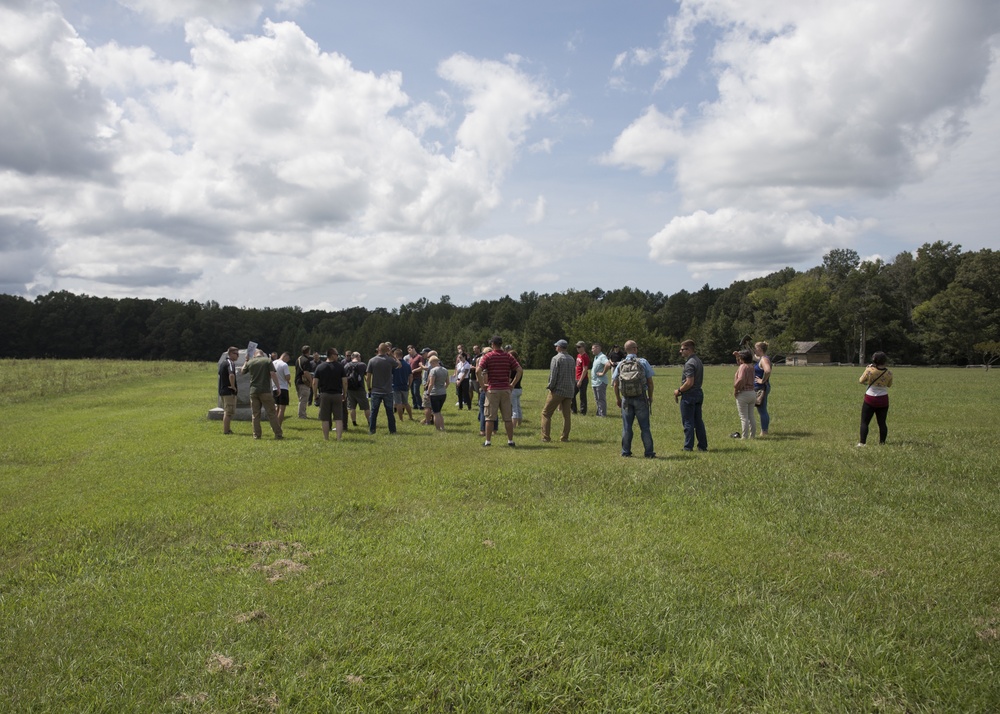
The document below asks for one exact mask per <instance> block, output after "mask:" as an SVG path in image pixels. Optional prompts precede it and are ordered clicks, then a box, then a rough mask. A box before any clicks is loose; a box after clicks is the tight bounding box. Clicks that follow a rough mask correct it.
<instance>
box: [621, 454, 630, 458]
mask: <svg viewBox="0 0 1000 714" xmlns="http://www.w3.org/2000/svg"><path fill="white" fill-rule="evenodd" d="M622 458H624V459H631V458H632V454H622Z"/></svg>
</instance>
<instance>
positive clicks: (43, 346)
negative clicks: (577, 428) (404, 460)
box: [0, 241, 1000, 368]
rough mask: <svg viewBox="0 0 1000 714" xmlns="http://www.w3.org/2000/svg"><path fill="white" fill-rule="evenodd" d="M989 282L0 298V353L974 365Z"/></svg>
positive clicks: (973, 272) (913, 266)
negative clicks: (628, 347)
mask: <svg viewBox="0 0 1000 714" xmlns="http://www.w3.org/2000/svg"><path fill="white" fill-rule="evenodd" d="M998 275H1000V251H993V250H989V249H983V250H980V251H976V252H962V250H961V246H959V245H952V244H951V243H945V242H940V241H939V242H936V243H933V244H924V245H923V246H921V247H920V248H919V249H918V250H917V251H916V255H913V254H911V253H909V252H903V253H900V254H899V255H897V256H896V257H895V258H894V259H893V260H892V261H891V262H883V261H881V260H876V261H871V262H869V261H865V262H862V261H861V260H860V259H859V256H858V254H857V253H856V252H855V251H853V250H848V249H838V250H833V251H831V252H829V253H828V254H827V255H826V256H825V257H824V259H823V264H822V265H820V266H817V267H815V268H812V269H810V270H807V271H805V272H800V271H796V270H794V269H792V268H785V269H783V270H779V271H777V272H775V273H772V274H770V275H767V276H765V277H762V278H757V279H754V280H740V281H737V282H735V283H733V284H732V285H730V286H729V287H728V288H711V287H709V286H708V285H705V286H704V287H703V288H701V289H700V290H698V291H696V292H688V291H687V290H680V291H678V292H675V293H673V294H666V293H663V292H656V293H651V292H646V291H641V290H634V289H632V288H629V287H623V288H620V289H617V290H608V291H605V290H601V289H599V288H595V289H593V290H569V291H566V292H563V293H555V294H538V293H535V292H525V293H522V294H521V295H520V296H519V297H518V298H517V299H514V298H511V297H509V296H505V297H502V298H500V299H497V300H481V301H478V302H475V303H473V304H471V305H468V306H459V305H453V304H452V303H451V300H450V299H449V297H448V296H447V295H444V296H441V298H440V299H439V300H438V301H437V302H432V301H430V300H427V299H421V300H418V301H416V302H412V303H407V304H405V305H401V306H400V307H398V308H396V309H393V310H387V309H385V308H378V309H374V310H369V309H366V308H362V307H354V308H350V309H347V310H339V311H336V312H325V311H321V310H307V311H304V310H302V309H301V308H298V307H282V308H266V309H250V308H237V307H229V306H221V305H219V304H218V303H216V302H207V303H198V302H193V301H191V302H180V301H176V300H167V299H159V300H146V299H137V298H123V299H113V298H101V297H91V296H87V295H75V294H73V293H69V292H65V291H62V292H52V293H49V294H47V295H41V296H39V297H37V298H35V299H34V300H27V299H25V298H22V297H18V296H12V295H0V357H6V358H37V357H59V358H73V357H80V358H88V357H101V358H121V359H142V360H150V359H173V360H215V359H217V358H218V357H219V355H220V354H222V352H223V351H224V350H225V348H226V347H227V346H229V345H230V344H233V345H239V346H243V345H245V344H246V343H247V341H248V340H254V341H255V342H257V343H258V344H260V346H261V347H263V348H265V349H267V350H268V351H278V352H281V351H283V350H288V351H289V352H291V353H292V354H293V355H294V354H296V352H297V351H298V349H299V348H300V347H301V346H302V345H303V344H309V345H312V346H313V347H314V348H317V349H325V348H326V347H328V346H336V347H338V348H339V349H341V350H342V351H343V350H344V349H345V348H350V349H355V350H357V351H359V352H362V353H363V354H369V353H371V352H372V350H373V349H374V347H375V345H376V344H378V343H379V342H380V341H385V340H388V341H390V342H392V343H393V344H396V345H404V346H405V345H407V344H413V345H416V346H418V347H425V346H429V347H434V348H438V349H441V350H442V351H443V352H442V354H446V355H450V353H451V351H452V349H453V348H454V345H456V344H459V343H461V344H464V345H466V346H467V347H469V346H471V345H473V344H478V343H483V342H485V341H486V340H487V339H488V337H489V336H490V335H492V334H494V333H499V334H501V335H503V336H504V339H505V340H507V341H509V342H510V343H512V344H513V345H515V346H516V347H517V349H518V350H519V351H520V353H521V355H522V359H523V360H524V361H525V363H526V365H527V366H529V367H533V368H540V367H546V366H548V363H549V359H550V357H551V356H552V353H553V351H552V343H553V341H554V340H556V339H558V338H560V337H564V338H566V339H569V340H571V341H575V340H578V339H582V340H588V341H590V340H598V341H601V342H603V343H604V344H606V345H612V344H615V343H617V344H621V343H624V341H625V340H626V339H635V340H637V341H638V342H639V345H640V350H641V353H642V354H643V355H645V356H647V357H648V358H649V359H650V360H651V361H653V362H654V363H656V364H668V363H672V362H676V361H677V359H678V357H677V354H676V351H677V345H678V343H679V342H680V341H681V340H682V339H687V338H690V339H694V340H695V341H696V342H697V343H698V350H699V353H700V354H701V355H702V357H703V358H704V359H705V360H706V361H710V362H728V361H730V360H731V353H732V350H733V349H734V348H735V347H736V345H738V344H739V342H740V340H741V338H742V337H743V336H744V335H750V336H751V337H752V338H753V339H754V340H767V341H768V342H770V343H771V345H772V348H771V352H772V354H776V355H778V356H780V355H781V354H783V353H786V352H788V351H789V350H790V349H791V346H792V343H793V342H794V341H798V340H809V341H813V340H815V341H820V342H822V343H823V344H824V345H825V346H826V347H827V348H828V349H829V350H830V352H831V354H832V359H833V360H834V361H840V362H857V361H858V360H859V353H860V352H861V351H862V350H863V351H864V352H866V353H867V354H868V355H870V354H871V352H873V351H875V350H884V351H886V352H888V353H889V354H890V356H891V357H892V359H893V361H895V362H897V363H908V364H926V363H930V364H959V365H961V364H978V363H982V362H984V361H985V362H989V361H991V360H993V359H995V357H996V355H997V352H998V345H997V341H998V340H1000V281H998V277H997V276H998ZM865 356H867V355H865Z"/></svg>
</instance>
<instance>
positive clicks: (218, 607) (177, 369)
mask: <svg viewBox="0 0 1000 714" xmlns="http://www.w3.org/2000/svg"><path fill="white" fill-rule="evenodd" d="M103 364H104V365H105V367H106V368H104V369H102V370H98V372H101V373H103V374H111V375H112V376H111V377H108V378H102V377H100V376H94V375H95V373H94V372H93V371H92V367H93V365H94V363H87V362H79V363H56V362H52V363H49V362H42V363H38V362H30V363H9V362H8V363H5V367H6V368H7V376H8V383H9V384H10V385H12V389H11V390H10V391H11V392H12V393H13V394H14V395H15V396H14V397H13V398H9V401H8V402H7V403H6V406H5V408H4V409H3V411H2V412H0V420H2V423H0V427H2V429H0V433H2V435H3V436H2V441H0V544H2V546H0V548H2V550H0V552H2V553H3V559H2V561H0V711H10V712H36V711H37V712H41V711H57V712H64V711H73V712H90V711H93V712H105V711H106V712H150V711H157V712H160V711H164V712H222V711H225V712H243V711H246V712H253V711H264V712H268V711H282V712H292V711H295V712H316V711H337V712H351V711H356V712H408V711H426V712H439V711H472V712H509V711H538V712H580V711H639V712H698V711H705V712H716V711H732V712H745V711H796V712H797V711H845V712H855V711H872V712H919V711H927V712H940V711H955V712H970V711H980V712H988V711H996V710H998V709H1000V680H998V677H997V663H998V662H1000V634H998V631H1000V566H998V553H1000V534H998V529H997V524H998V523H1000V505H998V504H1000V499H998V493H1000V468H998V466H997V453H998V448H997V447H998V442H1000V439H998V437H997V435H996V427H997V419H996V415H997V409H996V403H997V396H998V389H997V382H996V379H997V378H998V373H997V372H995V371H994V372H990V373H986V372H983V371H981V370H954V369H948V370H945V369H940V370H938V369H896V370H895V375H896V380H895V386H894V387H893V390H892V392H893V393H892V396H891V399H892V406H891V408H890V413H889V426H890V434H889V444H888V445H887V446H885V447H878V446H877V445H869V446H868V447H867V448H865V449H858V448H855V446H854V445H855V443H856V442H857V438H858V435H857V430H858V420H859V413H860V404H861V396H862V388H861V387H860V386H859V385H858V384H857V378H858V376H859V375H860V372H861V370H860V369H856V368H791V367H779V368H777V369H776V372H775V376H774V389H773V391H772V394H771V411H772V414H773V422H772V426H771V431H772V434H771V436H769V437H768V438H767V439H765V440H760V441H758V442H754V443H744V442H741V441H738V440H732V439H729V438H728V434H729V433H730V432H732V431H734V430H735V429H736V428H737V426H738V418H737V413H736V409H735V402H734V400H733V398H732V396H731V387H730V386H729V385H731V383H732V373H733V369H732V368H729V367H713V368H709V369H708V370H707V373H706V390H707V396H706V406H705V416H706V421H707V425H708V431H709V439H710V448H711V451H710V453H707V454H699V453H694V454H687V453H683V452H682V451H681V448H680V447H681V428H680V420H679V416H678V410H677V406H676V405H675V404H674V401H673V399H672V398H671V397H670V394H671V391H672V389H673V387H674V386H675V385H676V383H677V382H678V381H679V378H680V372H679V369H678V368H658V370H657V373H658V376H657V378H656V385H657V395H656V398H655V400H654V404H653V435H654V439H655V442H656V450H657V452H658V454H659V458H658V459H656V460H653V461H648V460H644V459H641V458H633V459H622V458H621V457H619V456H618V453H619V448H620V446H619V440H620V433H621V425H620V420H619V419H618V418H608V419H603V420H601V419H597V418H595V417H593V416H586V417H576V418H575V419H574V422H573V431H572V435H571V438H572V441H571V443H569V444H560V443H558V442H554V443H552V444H542V443H541V442H540V440H539V439H538V414H539V411H540V408H541V404H542V399H543V397H544V385H545V377H546V375H545V374H544V373H541V372H531V373H529V374H528V375H527V377H526V379H525V395H524V397H523V400H522V401H523V403H524V405H525V417H526V423H525V424H524V426H522V427H521V429H520V430H519V432H518V434H517V443H518V447H517V448H516V449H508V448H506V447H505V446H502V445H501V444H502V443H503V442H502V439H501V440H498V442H497V443H495V445H494V446H493V447H491V448H490V449H484V448H483V447H482V446H481V439H480V438H479V436H478V426H477V425H476V424H475V423H474V421H473V416H472V415H471V414H470V413H468V412H465V411H463V412H458V411H457V410H456V409H455V407H454V401H451V400H450V401H449V403H448V405H447V406H446V409H445V421H446V428H447V429H448V431H447V433H445V434H438V433H435V432H434V431H433V430H432V429H430V428H428V427H421V426H419V425H418V424H416V423H412V422H409V421H407V422H404V423H403V424H401V426H400V434H398V435H397V436H395V437H389V436H388V435H387V434H386V429H385V420H384V416H383V417H380V420H379V433H378V434H377V435H376V436H375V437H370V436H368V435H367V434H366V433H362V429H352V430H351V431H350V432H349V433H348V435H347V436H346V438H345V441H344V442H341V443H336V442H333V441H331V442H324V441H323V440H322V438H321V434H320V431H319V423H318V422H317V421H316V420H315V418H313V419H310V420H306V421H302V420H298V419H295V418H294V417H293V418H290V419H289V420H287V421H286V425H285V432H286V439H285V440H284V441H281V442H277V441H274V440H272V439H271V438H270V430H269V429H268V427H267V425H266V424H265V426H264V439H262V440H261V441H254V440H253V439H251V438H250V436H249V433H250V426H249V424H248V423H242V422H240V423H237V424H236V426H235V429H236V431H237V432H238V434H237V435H236V436H231V437H224V436H223V435H222V434H221V431H222V429H221V424H220V422H216V421H208V420H207V419H206V413H207V411H208V409H210V408H211V407H213V406H215V397H214V389H215V374H214V367H213V365H178V364H166V363H164V364H161V365H160V367H161V368H162V370H161V371H159V372H157V373H151V372H150V371H148V370H149V366H148V365H144V364H142V363H139V364H134V363H103ZM50 365H51V370H52V371H53V372H54V373H59V372H58V370H66V373H67V374H72V373H73V372H74V369H75V368H78V369H80V370H84V371H87V370H90V371H87V372H86V373H87V374H90V375H91V376H90V377H89V378H88V379H86V380H83V381H82V382H72V383H73V384H74V385H75V386H74V388H72V389H66V390H61V391H59V392H58V393H57V394H47V395H45V397H44V398H41V397H39V396H38V395H37V392H35V391H34V388H30V389H27V390H22V388H21V387H19V386H18V385H19V384H20V383H22V382H23V381H24V380H25V379H27V377H24V374H26V372H30V373H31V374H36V373H37V370H39V369H42V370H46V369H47V368H49V366H50ZM119 368H120V369H121V370H123V373H121V372H116V371H115V370H117V369H119ZM19 370H26V372H19ZM130 370H134V371H130ZM67 380H70V381H68V382H67V383H70V382H71V378H70V377H67ZM19 390H21V391H24V392H25V394H24V395H22V397H21V398H19V397H17V396H16V395H17V394H18V393H19ZM591 408H592V405H591ZM292 411H293V412H294V407H293V408H292ZM612 412H616V410H614V409H613V405H612ZM315 413H316V410H315V409H310V414H311V415H312V416H313V417H314V416H315ZM560 426H561V419H560V417H559V416H558V415H557V416H556V417H555V420H554V424H553V428H554V431H557V430H558V429H559V427H560ZM873 426H874V425H873ZM636 438H638V436H637V437H636ZM872 441H875V439H873V440H872Z"/></svg>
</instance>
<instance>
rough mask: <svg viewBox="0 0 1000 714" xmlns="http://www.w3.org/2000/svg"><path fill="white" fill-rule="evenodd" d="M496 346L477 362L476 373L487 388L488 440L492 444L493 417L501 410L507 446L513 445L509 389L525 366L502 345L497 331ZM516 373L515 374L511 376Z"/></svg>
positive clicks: (494, 338)
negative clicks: (522, 366)
mask: <svg viewBox="0 0 1000 714" xmlns="http://www.w3.org/2000/svg"><path fill="white" fill-rule="evenodd" d="M490 344H491V345H492V346H493V349H492V350H490V351H489V352H487V353H486V354H485V355H483V356H482V357H480V358H479V362H478V363H477V364H476V376H477V378H478V380H479V388H480V389H481V390H485V391H486V442H485V443H484V444H483V446H489V445H490V438H491V437H492V436H493V420H494V419H496V418H497V415H498V414H499V415H500V417H501V418H502V419H503V425H504V428H505V429H506V430H507V446H514V445H515V444H514V420H513V415H512V412H511V403H510V392H511V389H512V388H513V385H514V384H515V383H517V382H518V381H519V380H520V378H521V374H522V372H523V370H522V369H521V365H520V364H518V362H517V360H516V359H514V357H513V356H511V354H510V353H509V352H507V351H506V350H504V349H503V340H502V339H501V338H500V335H494V336H493V339H492V340H490ZM512 375H513V376H512Z"/></svg>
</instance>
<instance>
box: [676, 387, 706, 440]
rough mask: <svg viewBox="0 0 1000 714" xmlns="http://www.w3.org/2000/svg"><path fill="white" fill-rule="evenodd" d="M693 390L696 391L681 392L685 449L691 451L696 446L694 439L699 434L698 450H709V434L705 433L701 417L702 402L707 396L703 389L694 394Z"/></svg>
mask: <svg viewBox="0 0 1000 714" xmlns="http://www.w3.org/2000/svg"><path fill="white" fill-rule="evenodd" d="M692 392H694V390H693V389H692V390H689V391H687V392H684V393H682V394H681V424H683V425H684V450H685V451H691V450H692V449H693V448H694V439H695V436H697V437H698V450H699V451H708V435H707V434H706V433H705V422H704V420H703V419H702V418H701V404H702V402H703V401H704V400H705V396H704V394H703V393H702V392H701V390H698V392H697V394H692Z"/></svg>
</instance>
